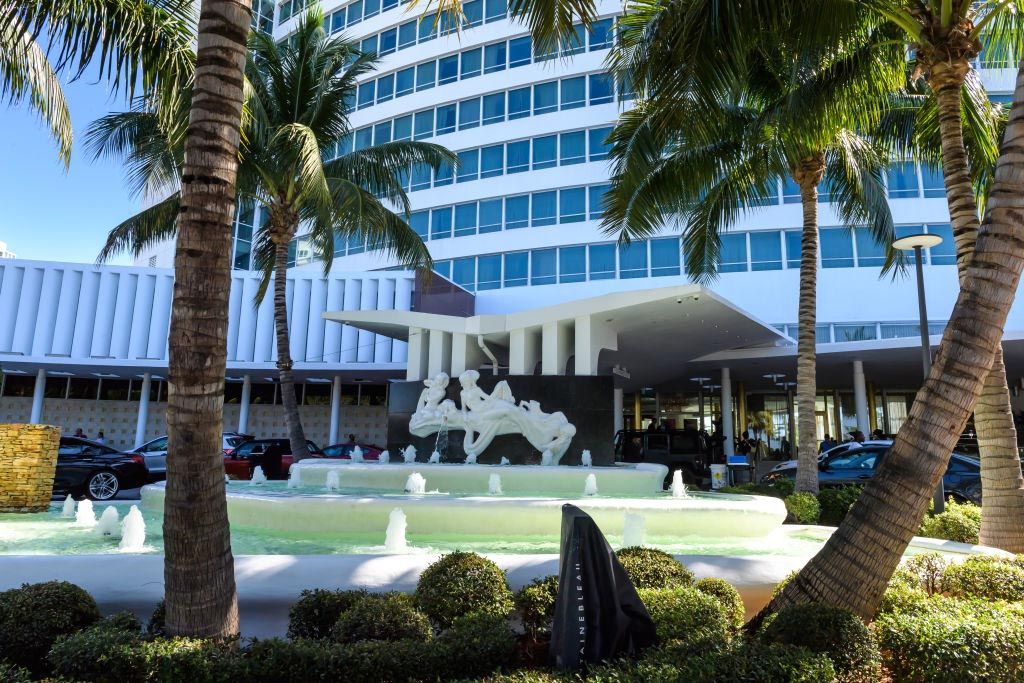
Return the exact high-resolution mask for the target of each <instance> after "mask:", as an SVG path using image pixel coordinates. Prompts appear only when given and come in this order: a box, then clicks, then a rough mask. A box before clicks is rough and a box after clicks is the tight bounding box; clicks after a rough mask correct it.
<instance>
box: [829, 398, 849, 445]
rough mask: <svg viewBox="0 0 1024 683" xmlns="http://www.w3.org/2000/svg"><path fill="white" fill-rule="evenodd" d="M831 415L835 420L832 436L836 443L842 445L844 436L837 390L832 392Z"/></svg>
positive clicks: (840, 404) (841, 411) (841, 410)
mask: <svg viewBox="0 0 1024 683" xmlns="http://www.w3.org/2000/svg"><path fill="white" fill-rule="evenodd" d="M832 413H833V415H835V420H836V433H835V434H833V435H832V436H833V437H835V440H836V441H837V442H839V443H842V442H843V437H844V436H846V434H844V433H843V409H842V403H841V402H840V401H839V390H838V389H833V390H832Z"/></svg>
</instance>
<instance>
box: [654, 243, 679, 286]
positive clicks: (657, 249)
mask: <svg viewBox="0 0 1024 683" xmlns="http://www.w3.org/2000/svg"><path fill="white" fill-rule="evenodd" d="M668 275H679V238H678V237H664V238H661V239H656V240H651V277H665V276H668Z"/></svg>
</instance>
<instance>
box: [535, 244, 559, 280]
mask: <svg viewBox="0 0 1024 683" xmlns="http://www.w3.org/2000/svg"><path fill="white" fill-rule="evenodd" d="M557 264H558V252H557V251H556V250H555V249H534V250H533V251H532V252H530V284H531V285H553V284H555V273H556V267H557Z"/></svg>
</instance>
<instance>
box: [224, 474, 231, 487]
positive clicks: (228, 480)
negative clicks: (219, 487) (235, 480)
mask: <svg viewBox="0 0 1024 683" xmlns="http://www.w3.org/2000/svg"><path fill="white" fill-rule="evenodd" d="M230 483H231V477H229V476H228V475H226V474H225V475H224V484H225V485H227V484H230Z"/></svg>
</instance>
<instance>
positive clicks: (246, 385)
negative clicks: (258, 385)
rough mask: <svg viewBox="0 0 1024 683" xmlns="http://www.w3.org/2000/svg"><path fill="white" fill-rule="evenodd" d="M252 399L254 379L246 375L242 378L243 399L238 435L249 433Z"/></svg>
mask: <svg viewBox="0 0 1024 683" xmlns="http://www.w3.org/2000/svg"><path fill="white" fill-rule="evenodd" d="M251 397H252V378H251V377H249V375H245V376H244V377H243V378H242V399H241V401H239V403H238V433H239V434H246V433H247V432H248V431H249V400H250V399H251Z"/></svg>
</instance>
